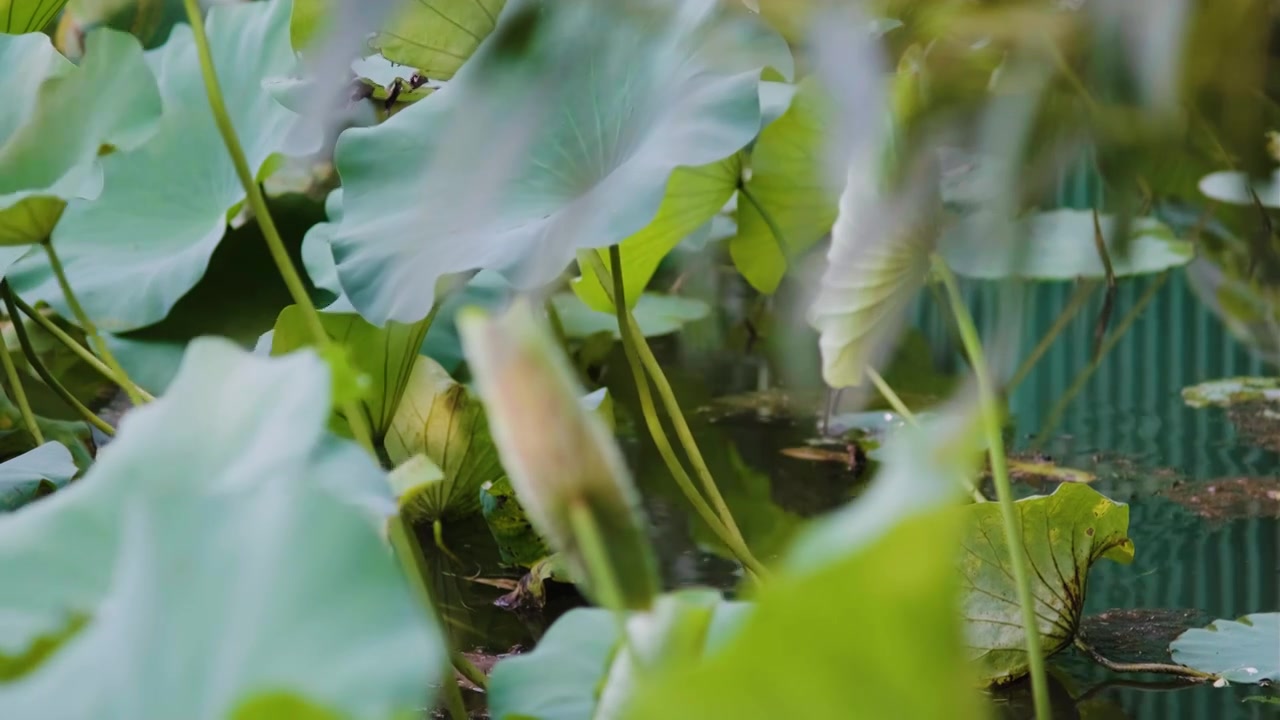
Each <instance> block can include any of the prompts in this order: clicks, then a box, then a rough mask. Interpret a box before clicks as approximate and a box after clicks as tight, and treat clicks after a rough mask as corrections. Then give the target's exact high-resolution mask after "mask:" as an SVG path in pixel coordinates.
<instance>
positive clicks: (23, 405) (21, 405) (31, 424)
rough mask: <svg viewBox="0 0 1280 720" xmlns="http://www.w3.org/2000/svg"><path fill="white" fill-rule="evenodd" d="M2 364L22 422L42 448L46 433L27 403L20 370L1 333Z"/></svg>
mask: <svg viewBox="0 0 1280 720" xmlns="http://www.w3.org/2000/svg"><path fill="white" fill-rule="evenodd" d="M0 363H4V374H5V377H7V378H8V379H9V389H10V390H12V391H13V400H14V402H16V403H17V404H18V410H19V411H21V413H22V422H23V423H25V424H26V426H27V432H29V433H31V437H32V439H34V440H35V441H36V447H40V446H41V445H43V444H44V433H42V432H40V426H39V425H38V424H36V415H35V413H33V412H31V403H29V402H27V391H26V390H25V389H24V388H23V387H22V378H20V377H18V368H17V366H15V365H14V364H13V358H12V357H9V345H8V343H6V342H5V339H4V333H0Z"/></svg>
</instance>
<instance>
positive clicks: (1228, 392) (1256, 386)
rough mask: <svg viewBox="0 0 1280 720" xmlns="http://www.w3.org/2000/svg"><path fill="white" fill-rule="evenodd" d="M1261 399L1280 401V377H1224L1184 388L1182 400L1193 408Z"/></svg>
mask: <svg viewBox="0 0 1280 720" xmlns="http://www.w3.org/2000/svg"><path fill="white" fill-rule="evenodd" d="M1259 400H1265V401H1270V402H1275V401H1280V378H1271V377H1234V378H1223V379H1221V380H1210V381H1209V382H1203V383H1200V384H1199V385H1193V386H1191V387H1189V388H1183V389H1182V401H1183V402H1184V403H1186V404H1187V406H1189V407H1193V408H1204V407H1211V406H1213V407H1231V406H1232V405H1236V404H1238V403H1248V402H1257V401H1259Z"/></svg>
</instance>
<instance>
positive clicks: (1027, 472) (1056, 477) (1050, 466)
mask: <svg viewBox="0 0 1280 720" xmlns="http://www.w3.org/2000/svg"><path fill="white" fill-rule="evenodd" d="M1006 464H1007V465H1008V466H1009V477H1010V478H1012V479H1014V480H1020V481H1022V482H1031V483H1045V482H1057V483H1064V482H1073V483H1091V482H1093V481H1094V480H1097V479H1098V478H1097V476H1096V475H1094V474H1093V473H1090V472H1085V471H1084V470H1077V469H1075V468H1068V467H1060V466H1058V465H1056V464H1055V463H1054V462H1053V461H1052V460H1049V459H1047V458H1039V457H1035V458H1026V459H1020V458H1008V460H1007V461H1006Z"/></svg>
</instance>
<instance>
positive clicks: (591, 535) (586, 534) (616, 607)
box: [569, 501, 627, 613]
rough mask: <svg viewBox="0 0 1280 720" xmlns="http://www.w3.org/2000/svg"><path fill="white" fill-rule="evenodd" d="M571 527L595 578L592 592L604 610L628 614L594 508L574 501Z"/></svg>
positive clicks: (592, 576)
mask: <svg viewBox="0 0 1280 720" xmlns="http://www.w3.org/2000/svg"><path fill="white" fill-rule="evenodd" d="M569 525H570V527H572V528H573V541H574V542H575V543H577V545H578V548H579V549H580V550H582V559H583V562H585V563H586V566H587V567H586V570H587V573H588V574H589V575H590V576H591V580H590V582H591V589H592V591H593V592H594V594H595V596H596V599H597V600H598V601H599V602H600V604H601V605H602V606H604V607H605V608H608V609H609V610H613V611H614V612H617V613H625V612H626V610H627V607H626V604H625V603H624V602H623V600H622V598H623V594H622V589H621V587H622V586H621V585H619V584H618V578H617V576H615V575H614V573H613V565H612V564H610V562H609V551H608V550H607V549H606V548H605V539H604V535H603V534H602V533H601V532H600V526H599V525H597V524H596V518H595V516H594V515H592V514H591V508H589V507H587V506H586V505H585V504H584V503H582V502H578V501H574V502H573V503H572V504H570V505H569Z"/></svg>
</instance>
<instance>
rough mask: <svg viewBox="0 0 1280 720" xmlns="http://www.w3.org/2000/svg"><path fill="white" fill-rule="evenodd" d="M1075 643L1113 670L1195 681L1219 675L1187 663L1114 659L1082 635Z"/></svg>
mask: <svg viewBox="0 0 1280 720" xmlns="http://www.w3.org/2000/svg"><path fill="white" fill-rule="evenodd" d="M1074 644H1075V646H1076V648H1077V649H1079V650H1080V651H1081V652H1083V653H1084V654H1086V655H1088V656H1089V657H1090V658H1092V659H1093V661H1094V662H1096V663H1098V664H1099V665H1101V666H1102V667H1104V668H1106V669H1108V670H1110V671H1112V672H1123V673H1157V674H1160V675H1176V676H1178V677H1182V678H1186V679H1188V680H1192V681H1195V682H1209V681H1211V680H1217V679H1218V676H1217V675H1214V674H1213V673H1207V672H1201V671H1200V670H1196V669H1195V668H1189V667H1187V666H1186V665H1173V664H1171V663H1128V662H1119V661H1116V660H1112V659H1110V658H1108V657H1106V656H1104V655H1103V654H1102V653H1100V652H1098V649H1097V648H1095V647H1094V646H1092V645H1090V644H1089V643H1088V641H1086V640H1085V639H1084V638H1083V637H1082V636H1081V635H1079V634H1077V635H1076V638H1075V641H1074Z"/></svg>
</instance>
